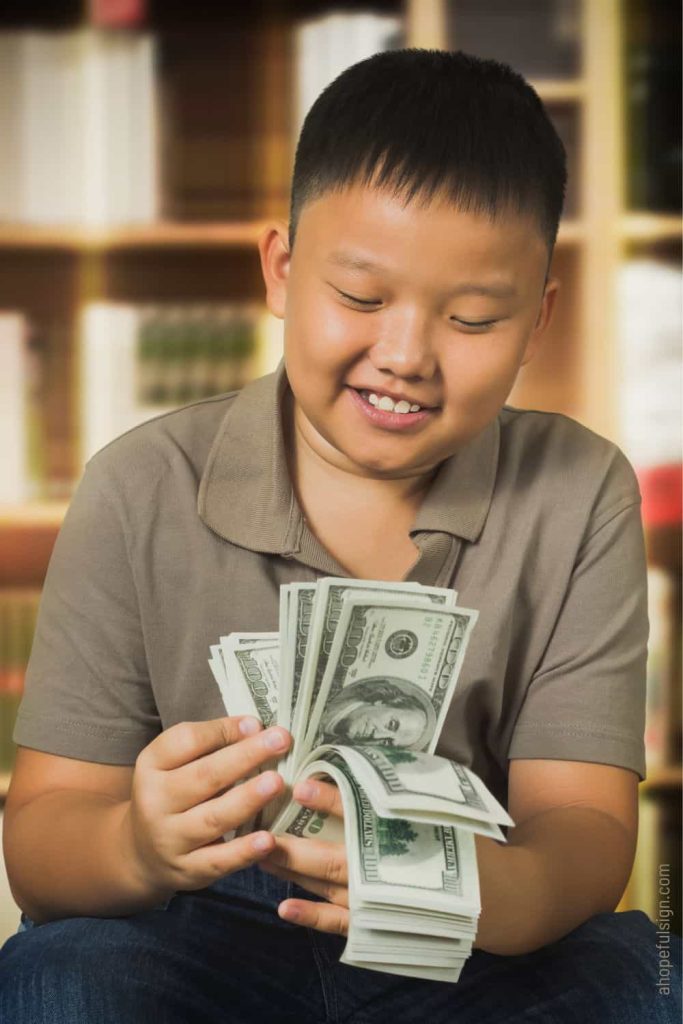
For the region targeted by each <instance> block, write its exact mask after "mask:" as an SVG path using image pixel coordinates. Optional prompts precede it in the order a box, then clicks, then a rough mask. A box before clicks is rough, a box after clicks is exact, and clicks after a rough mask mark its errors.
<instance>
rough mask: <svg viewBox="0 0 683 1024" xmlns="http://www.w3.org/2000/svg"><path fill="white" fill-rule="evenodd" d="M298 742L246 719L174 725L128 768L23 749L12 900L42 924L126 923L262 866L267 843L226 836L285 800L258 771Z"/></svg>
mask: <svg viewBox="0 0 683 1024" xmlns="http://www.w3.org/2000/svg"><path fill="white" fill-rule="evenodd" d="M273 742H275V745H273ZM289 743H290V737H289V734H288V733H286V732H285V730H284V729H280V728H278V727H273V728H271V729H268V730H266V731H265V732H263V731H262V729H261V723H260V722H258V721H257V720H256V719H254V718H251V717H250V716H237V717H224V718H216V719H210V720H208V721H206V722H180V723H178V724H176V725H172V726H169V728H168V729H165V730H164V731H163V732H162V733H160V734H159V735H158V736H157V737H155V739H154V740H152V742H151V743H150V744H148V745H147V746H146V747H145V748H144V749H143V750H141V751H140V753H139V754H138V757H137V759H136V763H135V766H131V767H129V768H128V767H119V766H112V765H101V764H98V763H95V762H88V761H81V760H76V759H75V758H64V757H61V756H56V755H51V754H45V753H42V752H40V751H36V750H32V749H28V748H27V749H23V750H22V749H20V752H19V756H18V758H17V763H16V765H15V770H14V774H13V776H12V783H11V786H10V792H9V794H8V802H7V817H6V821H5V827H4V832H3V844H4V853H5V860H6V864H7V874H8V877H9V880H10V886H11V890H12V894H13V896H14V898H15V899H16V901H17V903H18V904H19V906H20V907H21V908H22V910H24V912H25V913H26V914H28V916H29V917H30V918H32V920H34V921H36V923H38V924H42V923H44V922H45V921H50V920H54V919H56V918H64V917H74V916H82V915H87V916H90V917H102V916H107V917H121V916H126V915H129V914H133V913H136V912H138V911H141V910H147V909H150V908H152V907H154V906H155V905H157V904H159V903H160V902H162V901H165V900H167V899H169V898H170V897H171V896H173V895H174V893H175V892H176V891H177V890H187V889H189V890H193V889H200V888H204V887H205V886H207V885H211V884H212V883H213V882H214V881H215V880H216V879H217V878H220V877H222V876H223V875H226V874H230V873H231V872H233V871H239V870H241V869H242V868H245V867H248V866H250V865H251V864H254V863H256V862H257V861H258V860H259V859H260V858H261V857H263V856H265V855H266V853H268V852H269V851H270V850H272V848H273V847H274V845H275V841H274V839H273V837H272V836H271V835H270V833H268V832H254V833H250V834H248V835H245V836H239V837H236V838H233V839H229V840H227V841H226V840H225V838H224V837H225V834H226V833H227V832H232V831H233V830H234V829H237V828H238V827H239V826H241V825H242V824H244V823H245V822H247V821H250V820H252V819H253V818H254V817H255V816H256V814H257V813H258V812H259V811H261V810H262V809H263V807H264V806H265V805H266V804H267V803H268V802H269V800H271V799H272V798H273V797H276V796H277V795H278V794H279V793H280V792H281V791H282V789H283V788H284V781H283V779H282V776H280V775H278V773H277V772H275V771H272V770H266V771H263V772H261V773H259V772H258V771H257V769H259V768H260V767H262V766H263V765H264V764H265V763H266V762H272V760H273V757H274V756H276V757H279V756H281V755H282V754H284V753H285V752H286V750H287V748H288V746H289ZM245 779H246V780H247V781H246V782H245V781H242V780H245Z"/></svg>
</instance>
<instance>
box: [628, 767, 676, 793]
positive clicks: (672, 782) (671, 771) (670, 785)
mask: <svg viewBox="0 0 683 1024" xmlns="http://www.w3.org/2000/svg"><path fill="white" fill-rule="evenodd" d="M682 773H683V767H682V766H681V765H680V764H667V765H662V767H661V768H653V769H652V770H651V771H649V772H648V777H647V778H646V779H645V781H644V782H641V783H640V787H639V788H640V792H641V793H642V792H647V793H649V792H651V791H653V790H659V789H680V787H681V775H682Z"/></svg>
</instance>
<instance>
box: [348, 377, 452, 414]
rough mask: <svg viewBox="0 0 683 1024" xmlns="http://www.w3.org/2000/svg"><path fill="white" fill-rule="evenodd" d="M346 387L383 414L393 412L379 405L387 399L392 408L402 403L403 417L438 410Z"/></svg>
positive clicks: (366, 389) (378, 393)
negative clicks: (382, 411)
mask: <svg viewBox="0 0 683 1024" xmlns="http://www.w3.org/2000/svg"><path fill="white" fill-rule="evenodd" d="M347 386H348V387H349V388H350V389H351V391H355V392H356V394H357V395H360V397H361V398H362V399H363V401H364V402H367V404H368V405H371V406H372V407H373V408H374V409H380V410H382V409H383V410H384V411H385V412H393V411H394V409H385V407H384V406H383V405H381V404H380V403H381V401H382V399H384V398H388V399H389V400H390V401H391V402H393V403H394V408H395V406H396V405H397V404H401V403H402V408H401V410H400V412H401V413H402V414H404V415H405V414H406V413H408V412H410V413H415V412H434V411H435V410H436V409H438V408H439V406H438V405H423V404H421V403H420V402H409V401H408V399H396V400H394V399H392V398H391V396H390V395H385V394H384V393H383V392H382V391H371V390H369V389H368V388H354V387H353V386H352V385H351V384H349V385H347ZM370 396H372V399H374V401H373V400H372V399H371V397H370ZM406 407H408V408H406Z"/></svg>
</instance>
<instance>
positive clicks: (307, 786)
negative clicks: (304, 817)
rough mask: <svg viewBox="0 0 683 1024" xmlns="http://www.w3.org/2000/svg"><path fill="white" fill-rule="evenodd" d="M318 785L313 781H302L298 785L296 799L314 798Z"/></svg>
mask: <svg viewBox="0 0 683 1024" xmlns="http://www.w3.org/2000/svg"><path fill="white" fill-rule="evenodd" d="M316 789H317V787H316V786H314V785H313V783H312V782H300V783H299V785H298V786H297V787H296V793H295V796H296V799H297V800H313V799H314V797H315V795H316Z"/></svg>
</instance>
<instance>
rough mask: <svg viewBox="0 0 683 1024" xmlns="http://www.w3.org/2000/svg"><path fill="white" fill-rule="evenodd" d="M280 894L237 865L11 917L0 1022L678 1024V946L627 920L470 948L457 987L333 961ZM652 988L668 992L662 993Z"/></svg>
mask: <svg viewBox="0 0 683 1024" xmlns="http://www.w3.org/2000/svg"><path fill="white" fill-rule="evenodd" d="M291 895H295V896H300V897H301V896H303V897H306V896H310V894H309V893H305V892H304V891H303V890H301V889H298V887H297V886H294V885H292V884H291V883H287V882H282V881H280V880H278V879H276V878H273V877H272V876H270V875H268V874H266V873H265V872H261V871H260V870H259V869H258V868H250V869H248V870H246V871H240V872H237V873H236V874H234V875H231V876H228V877H226V878H222V879H220V881H218V882H217V883H215V884H214V885H212V886H211V887H209V888H206V889H200V890H196V891H194V892H180V893H177V894H176V895H175V896H174V897H173V898H172V899H171V900H169V902H168V903H167V904H165V905H162V906H160V907H157V908H154V909H152V910H147V911H144V912H142V913H138V914H133V915H131V916H129V917H113V918H112V917H71V918H64V919H62V920H57V921H50V922H46V923H45V924H41V925H35V924H34V923H33V922H32V921H30V919H29V918H27V917H26V916H25V915H22V922H21V925H20V926H19V930H18V931H17V933H16V934H15V935H12V936H11V937H10V938H9V939H8V940H7V941H6V942H5V944H4V946H3V947H2V949H1V950H0V1022H1V1024H143V1022H144V1024H228V1022H230V1024H238V1022H244V1024H247V1022H249V1024H252V1022H257V1021H258V1022H259V1024H260V1022H262V1021H265V1022H266V1024H278V1022H280V1021H291V1022H292V1024H294V1022H296V1024H323V1022H324V1024H342V1022H345V1024H386V1022H387V1021H393V1022H396V1024H417V1022H419V1024H424V1022H425V1021H428V1022H429V1024H442V1022H443V1024H475V1022H476V1024H499V1022H500V1024H503V1022H505V1024H517V1022H520V1024H521V1022H525V1024H531V1022H534V1024H535V1022H538V1024H555V1022H557V1024H560V1022H561V1024H570V1022H571V1024H587V1022H592V1021H596V1022H599V1024H650V1022H652V1024H654V1022H657V1024H665V1022H666V1024H672V1022H676V1024H678V1022H679V1021H680V1019H681V996H680V988H681V967H680V963H681V940H680V938H678V937H675V936H672V937H671V942H670V943H669V944H668V945H667V944H666V943H663V942H662V939H661V933H660V935H659V937H658V932H657V928H656V926H655V925H654V924H653V922H652V921H650V920H649V918H648V917H647V916H646V915H645V914H643V913H642V912H641V911H629V912H628V913H620V914H598V915H597V916H595V917H593V918H591V919H590V920H589V921H586V922H585V924H583V925H581V926H580V927H579V928H576V929H575V930H574V931H573V932H571V933H570V934H569V935H567V936H565V937H564V938H563V939H561V940H560V941H558V942H554V943H552V944H551V945H549V946H544V947H543V948H542V949H539V950H537V951H535V952H533V953H528V954H525V955H523V956H514V957H504V956H495V955H493V954H491V953H485V952H483V951H482V950H475V951H474V952H473V953H472V955H471V956H470V958H469V960H468V961H467V962H466V964H465V967H464V968H463V971H462V974H461V975H460V980H459V981H458V982H457V984H445V983H442V982H426V981H418V980H415V979H410V978H401V977H398V976H396V975H390V974H380V973H378V972H376V971H370V970H364V969H361V968H354V967H347V966H345V965H344V964H340V963H339V962H338V960H339V954H340V953H341V951H342V949H343V947H344V942H345V940H344V939H343V938H340V937H339V936H333V935H325V934H323V933H321V932H315V931H311V930H308V929H305V928H300V927H297V926H296V925H292V924H287V923H286V922H284V921H281V920H280V919H279V918H278V916H277V914H276V907H277V904H278V903H279V902H280V901H281V900H282V899H285V898H286V897H287V896H291ZM667 934H668V933H667ZM658 946H660V947H662V948H661V949H658ZM662 949H663V950H664V952H662ZM667 971H668V972H669V973H668V975H667V974H666V972H667ZM663 978H666V979H667V980H668V982H669V994H668V995H666V994H664V993H663V992H662V991H661V983H662V980H663Z"/></svg>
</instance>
